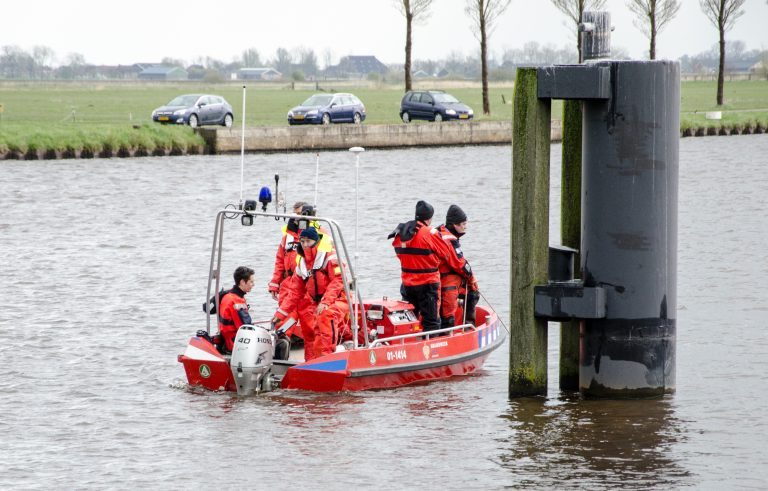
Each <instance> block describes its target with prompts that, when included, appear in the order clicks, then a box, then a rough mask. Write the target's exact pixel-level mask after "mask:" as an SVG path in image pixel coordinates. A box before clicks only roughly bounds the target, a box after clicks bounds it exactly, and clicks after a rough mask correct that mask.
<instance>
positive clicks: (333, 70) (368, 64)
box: [325, 56, 387, 78]
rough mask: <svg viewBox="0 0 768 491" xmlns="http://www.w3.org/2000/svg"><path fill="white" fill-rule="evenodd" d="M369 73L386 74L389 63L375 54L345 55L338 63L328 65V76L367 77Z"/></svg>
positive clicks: (326, 72)
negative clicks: (380, 59) (385, 62)
mask: <svg viewBox="0 0 768 491" xmlns="http://www.w3.org/2000/svg"><path fill="white" fill-rule="evenodd" d="M369 73H378V74H379V75H384V74H385V73H387V65H385V64H384V63H382V62H380V61H379V60H378V59H377V58H376V57H375V56H345V57H344V58H342V59H341V60H340V61H339V64H338V65H334V66H331V67H328V68H327V69H326V71H325V76H326V77H336V78H365V77H367V76H368V74H369Z"/></svg>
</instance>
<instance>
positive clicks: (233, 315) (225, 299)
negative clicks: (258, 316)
mask: <svg viewBox="0 0 768 491" xmlns="http://www.w3.org/2000/svg"><path fill="white" fill-rule="evenodd" d="M253 275H254V271H253V270H252V269H251V268H249V267H246V266H239V267H238V268H237V269H235V274H234V279H235V285H234V286H233V287H232V289H231V290H228V291H226V292H224V295H223V296H222V297H221V300H220V301H219V310H218V312H219V334H220V335H221V337H222V338H224V346H225V348H226V351H227V352H230V353H231V352H232V346H234V344H235V335H236V334H237V330H238V329H240V326H242V325H243V324H252V323H253V321H252V320H251V314H250V313H249V312H248V304H247V303H245V295H246V294H247V293H248V292H250V291H251V289H252V288H253Z"/></svg>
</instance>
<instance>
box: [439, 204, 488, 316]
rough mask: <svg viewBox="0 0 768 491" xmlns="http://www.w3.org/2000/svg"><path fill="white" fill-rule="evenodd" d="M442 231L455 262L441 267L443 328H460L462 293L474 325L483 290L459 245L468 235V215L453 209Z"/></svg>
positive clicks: (441, 233) (444, 263)
mask: <svg viewBox="0 0 768 491" xmlns="http://www.w3.org/2000/svg"><path fill="white" fill-rule="evenodd" d="M438 230H439V231H440V236H441V237H442V239H443V240H444V241H445V243H446V244H448V246H449V249H450V251H451V260H450V261H445V262H441V263H440V325H441V326H442V327H451V326H455V325H456V309H457V308H458V306H459V294H460V293H463V295H464V298H465V301H464V305H465V307H466V309H467V312H466V318H467V321H469V322H474V320H475V305H477V300H478V294H477V292H478V291H479V289H478V287H477V280H475V276H474V274H472V268H471V267H470V266H469V263H468V262H467V260H466V258H465V257H464V252H463V251H462V250H461V243H460V242H459V239H460V238H461V236H462V235H464V234H465V233H466V232H467V214H466V213H464V210H462V209H461V208H459V207H458V206H457V205H451V206H450V207H449V208H448V212H447V213H446V215H445V225H440V226H439V227H438ZM461 290H463V292H462V291H461Z"/></svg>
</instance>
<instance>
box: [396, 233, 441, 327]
mask: <svg viewBox="0 0 768 491" xmlns="http://www.w3.org/2000/svg"><path fill="white" fill-rule="evenodd" d="M393 237H394V240H393V241H392V247H394V248H395V254H397V258H398V259H399V260H400V266H401V271H402V273H401V278H402V281H403V286H402V288H401V293H402V295H403V298H404V299H405V300H407V301H408V302H409V303H411V304H412V305H413V307H414V310H415V311H416V314H417V315H421V324H422V326H423V327H424V330H425V331H432V330H435V329H439V328H440V317H439V315H440V313H439V312H440V272H439V269H438V268H439V266H440V263H441V262H449V261H450V257H449V256H450V250H449V247H448V245H446V243H445V242H444V241H443V239H442V238H441V237H440V234H439V233H438V231H437V229H433V228H431V227H429V226H428V225H426V224H425V223H423V222H418V221H415V220H414V221H410V222H406V223H401V224H400V225H398V226H397V228H395V231H394V232H392V233H391V234H390V235H389V238H393Z"/></svg>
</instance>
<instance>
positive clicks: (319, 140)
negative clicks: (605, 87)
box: [197, 120, 562, 153]
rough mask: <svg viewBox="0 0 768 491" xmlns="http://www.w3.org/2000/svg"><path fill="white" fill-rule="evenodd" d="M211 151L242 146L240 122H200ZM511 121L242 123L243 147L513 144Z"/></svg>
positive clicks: (556, 127)
mask: <svg viewBox="0 0 768 491" xmlns="http://www.w3.org/2000/svg"><path fill="white" fill-rule="evenodd" d="M197 131H198V132H199V133H200V135H201V136H202V137H203V139H205V142H206V146H207V148H208V152H209V153H233V152H239V151H240V144H241V139H242V130H241V129H240V128H200V129H198V130H197ZM551 131H552V140H553V141H560V140H561V139H562V131H561V125H560V120H555V121H552V130H551ZM511 142H512V121H511V120H510V121H482V122H461V123H457V122H450V123H428V124H427V123H425V124H386V125H384V124H382V125H367V124H359V125H354V124H338V125H330V126H264V127H256V128H246V129H245V151H246V152H282V151H300V150H339V149H347V148H350V147H358V146H359V147H365V148H402V147H425V146H450V145H500V144H511Z"/></svg>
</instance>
